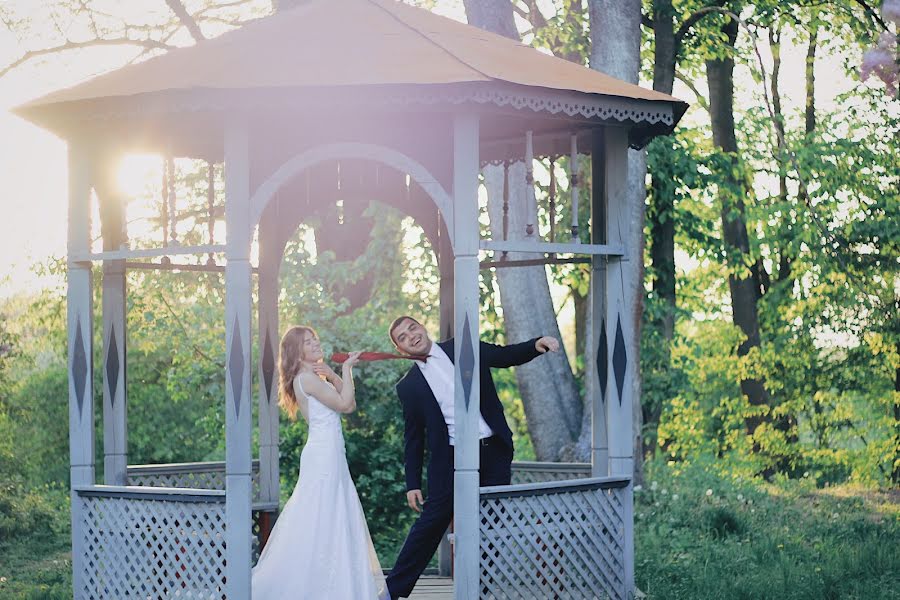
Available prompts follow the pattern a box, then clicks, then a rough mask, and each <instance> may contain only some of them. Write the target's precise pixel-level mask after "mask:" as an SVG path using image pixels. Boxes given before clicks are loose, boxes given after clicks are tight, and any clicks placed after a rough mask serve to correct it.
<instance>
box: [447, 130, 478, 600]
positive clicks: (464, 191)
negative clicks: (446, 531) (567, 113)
mask: <svg viewBox="0 0 900 600" xmlns="http://www.w3.org/2000/svg"><path fill="white" fill-rule="evenodd" d="M453 210H454V215H453V227H454V231H453V240H454V247H455V249H456V255H455V258H454V290H455V293H454V301H455V307H454V319H453V320H454V327H453V330H454V334H455V336H454V337H455V344H454V363H455V366H456V369H455V371H456V373H455V381H454V389H455V403H454V410H455V415H456V419H455V420H456V435H455V444H456V446H455V449H454V459H455V473H454V479H453V503H454V515H455V517H454V540H455V542H454V553H455V563H454V566H455V570H454V581H453V589H454V596H455V597H456V598H460V599H463V598H478V595H479V585H478V580H479V571H478V570H479V559H480V555H481V551H480V549H479V546H480V531H479V529H480V528H479V518H478V512H479V507H478V487H479V486H478V481H479V480H478V467H479V447H478V417H479V415H480V414H481V402H480V393H479V390H480V384H479V327H478V319H479V315H478V309H479V302H478V276H479V264H478V238H479V229H480V228H479V225H478V117H477V116H476V115H472V114H466V115H456V116H455V117H454V120H453Z"/></svg>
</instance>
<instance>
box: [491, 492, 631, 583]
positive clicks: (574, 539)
mask: <svg viewBox="0 0 900 600" xmlns="http://www.w3.org/2000/svg"><path fill="white" fill-rule="evenodd" d="M628 483H629V479H628V478H613V477H602V478H593V479H583V480H579V481H568V482H563V483H540V484H525V485H512V486H498V487H489V488H481V500H480V506H481V508H480V513H481V514H480V516H481V597H482V598H498V599H500V598H515V599H520V598H542V599H543V598H548V599H550V598H560V599H563V598H564V599H569V598H572V599H576V598H578V599H581V598H584V599H588V598H589V599H595V598H610V599H615V600H619V599H623V600H624V599H625V598H626V596H627V593H628V590H627V589H626V588H627V586H628V584H627V581H628V577H626V572H627V571H626V569H629V568H631V565H630V564H626V563H627V561H628V555H627V550H628V549H627V547H626V546H627V545H628V544H629V543H630V542H629V540H627V538H626V519H629V518H630V515H627V514H626V513H627V507H628V506H630V502H629V497H628V496H627V495H628V494H630V493H631V492H630V488H629V487H628Z"/></svg>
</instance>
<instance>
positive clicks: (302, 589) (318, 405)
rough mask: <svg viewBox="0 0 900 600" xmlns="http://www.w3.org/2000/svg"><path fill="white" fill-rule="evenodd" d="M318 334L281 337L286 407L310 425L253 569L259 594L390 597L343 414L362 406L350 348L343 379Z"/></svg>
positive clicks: (295, 330) (287, 598) (290, 599)
mask: <svg viewBox="0 0 900 600" xmlns="http://www.w3.org/2000/svg"><path fill="white" fill-rule="evenodd" d="M322 356H323V355H322V348H321V346H320V345H319V337H318V335H316V332H315V331H314V330H313V329H312V328H310V327H292V328H291V329H289V330H288V332H287V333H285V334H284V337H283V338H282V340H281V355H280V358H279V362H280V364H279V369H280V375H281V389H280V394H279V396H280V398H279V405H280V406H281V407H282V408H284V409H285V410H286V411H287V413H288V415H289V416H290V417H291V419H296V418H297V411H298V410H299V411H300V413H301V414H302V415H303V418H304V419H306V422H307V423H309V436H308V438H307V440H306V445H305V446H304V447H303V452H302V454H301V455H300V474H299V476H298V478H297V485H296V486H295V487H294V491H293V493H292V494H291V497H290V499H289V500H288V501H287V504H285V506H284V509H283V510H282V511H281V514H280V515H279V517H278V521H276V523H275V528H274V529H273V530H272V534H271V536H270V537H269V541H268V543H267V544H266V546H265V548H264V549H263V552H262V554H261V555H260V557H259V562H258V563H257V565H256V567H254V568H253V583H252V587H253V599H254V600H276V599H278V600H282V599H283V600H300V599H309V600H322V599H326V598H327V599H329V600H382V599H384V600H386V599H388V598H389V597H388V592H387V588H386V586H385V582H384V576H383V574H382V571H381V566H380V565H379V563H378V557H377V556H376V555H375V548H374V546H373V545H372V538H371V536H370V535H369V528H368V526H367V525H366V519H365V515H364V514H363V510H362V505H361V504H360V502H359V496H358V495H357V493H356V487H355V486H354V485H353V480H352V479H351V478H350V471H349V470H348V468H347V457H346V455H345V450H344V435H343V432H342V430H341V413H351V412H353V411H354V410H355V409H356V398H355V395H354V389H353V374H352V372H351V369H352V367H353V365H354V364H356V362H357V360H358V359H359V352H354V353H352V354H350V358H349V359H348V360H347V361H346V362H344V365H343V367H342V370H341V376H340V377H339V376H338V375H337V374H336V373H335V372H334V371H332V370H331V368H330V367H328V366H327V365H325V363H323V362H322Z"/></svg>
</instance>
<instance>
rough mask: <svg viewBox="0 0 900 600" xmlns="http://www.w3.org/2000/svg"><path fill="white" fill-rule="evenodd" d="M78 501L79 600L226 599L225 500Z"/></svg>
mask: <svg viewBox="0 0 900 600" xmlns="http://www.w3.org/2000/svg"><path fill="white" fill-rule="evenodd" d="M81 503H82V505H83V507H84V511H83V513H82V523H81V524H82V527H81V528H80V529H81V532H82V533H81V535H82V540H81V544H82V547H83V549H84V554H85V555H84V560H83V562H82V563H81V564H82V565H83V572H82V573H81V574H80V575H81V576H80V577H78V578H76V581H80V585H79V588H78V589H76V590H75V598H76V599H78V600H82V599H84V600H105V599H118V598H140V599H147V600H159V599H166V600H168V599H172V598H179V599H180V598H184V599H191V600H194V599H203V600H221V599H224V598H225V504H224V503H222V502H202V501H199V502H198V501H191V502H179V501H166V500H150V499H143V498H132V497H102V496H86V497H83V498H82V499H81ZM248 533H249V532H248Z"/></svg>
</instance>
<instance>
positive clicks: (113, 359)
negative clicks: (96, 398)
mask: <svg viewBox="0 0 900 600" xmlns="http://www.w3.org/2000/svg"><path fill="white" fill-rule="evenodd" d="M107 346H108V348H109V350H108V351H107V353H106V381H107V382H108V385H109V398H110V402H111V403H112V405H113V406H115V404H116V390H117V388H118V386H119V346H118V344H117V342H116V328H115V326H113V327H111V328H110V330H109V344H108V345H107Z"/></svg>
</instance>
